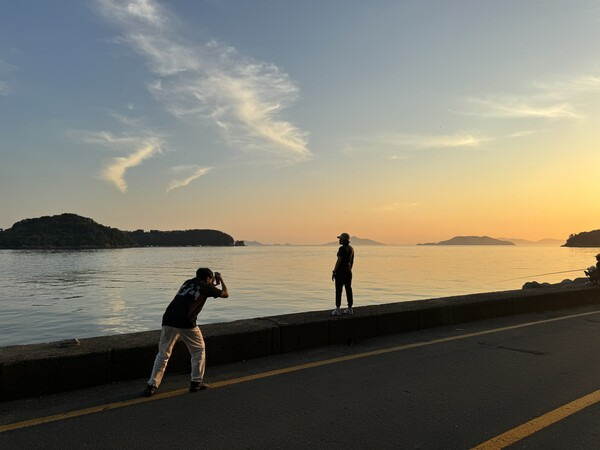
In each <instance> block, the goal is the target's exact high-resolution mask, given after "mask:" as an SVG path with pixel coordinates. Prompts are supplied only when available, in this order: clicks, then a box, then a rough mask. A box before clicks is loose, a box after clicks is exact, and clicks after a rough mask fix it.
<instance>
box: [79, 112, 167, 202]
mask: <svg viewBox="0 0 600 450" xmlns="http://www.w3.org/2000/svg"><path fill="white" fill-rule="evenodd" d="M115 119H117V120H119V121H120V122H122V123H124V124H129V125H136V128H137V129H136V131H137V132H138V133H137V134H131V133H121V134H114V133H112V132H110V131H84V130H74V131H70V132H69V137H70V138H71V139H73V140H76V141H79V142H83V143H85V144H90V145H93V146H95V147H100V148H104V149H106V150H109V151H111V152H114V153H120V154H124V155H125V156H119V157H114V158H112V159H110V161H109V162H107V163H105V164H104V166H103V168H102V169H101V171H100V178H101V179H103V180H105V181H107V182H109V183H111V184H114V185H115V186H116V187H117V188H118V189H119V190H120V191H121V192H126V191H127V183H126V182H125V174H126V172H127V170H129V169H130V168H132V167H136V166H139V165H140V164H141V163H142V162H143V161H145V160H147V159H148V158H151V157H153V156H155V155H157V154H158V153H161V152H162V147H163V146H164V141H163V138H162V137H160V136H159V135H158V134H156V133H152V131H151V130H148V129H144V128H143V126H141V122H137V121H134V122H130V121H129V120H127V119H125V120H122V119H123V117H122V116H118V115H117V116H116V117H115Z"/></svg>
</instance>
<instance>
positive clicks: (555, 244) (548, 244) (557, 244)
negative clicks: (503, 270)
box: [497, 237, 564, 247]
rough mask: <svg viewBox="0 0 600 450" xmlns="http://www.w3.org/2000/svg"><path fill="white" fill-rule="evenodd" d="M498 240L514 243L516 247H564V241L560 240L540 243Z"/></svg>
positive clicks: (503, 238) (542, 240) (540, 241)
mask: <svg viewBox="0 0 600 450" xmlns="http://www.w3.org/2000/svg"><path fill="white" fill-rule="evenodd" d="M497 239H500V240H501V241H508V242H512V243H513V244H515V245H518V246H520V247H525V246H527V247H531V246H536V247H538V246H539V247H560V246H561V245H562V243H563V242H564V241H562V240H560V239H549V238H546V239H540V240H538V241H528V240H527V239H517V238H505V237H499V238H497Z"/></svg>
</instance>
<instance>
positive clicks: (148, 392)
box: [143, 384, 158, 397]
mask: <svg viewBox="0 0 600 450" xmlns="http://www.w3.org/2000/svg"><path fill="white" fill-rule="evenodd" d="M156 391H158V387H157V386H154V385H153V384H149V385H147V386H146V389H144V392H143V394H144V397H152V396H153V395H154V394H156Z"/></svg>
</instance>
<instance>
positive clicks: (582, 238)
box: [562, 230, 600, 247]
mask: <svg viewBox="0 0 600 450" xmlns="http://www.w3.org/2000/svg"><path fill="white" fill-rule="evenodd" d="M562 246H563V247H600V230H592V231H583V232H581V233H577V234H571V235H570V236H569V238H568V239H567V242H565V243H564V244H563V245H562Z"/></svg>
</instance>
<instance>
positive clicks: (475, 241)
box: [417, 236, 515, 245]
mask: <svg viewBox="0 0 600 450" xmlns="http://www.w3.org/2000/svg"><path fill="white" fill-rule="evenodd" d="M417 245H515V244H514V242H509V241H501V240H500V239H494V238H491V237H489V236H454V237H453V238H452V239H448V240H447V241H440V242H429V243H425V244H417Z"/></svg>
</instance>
